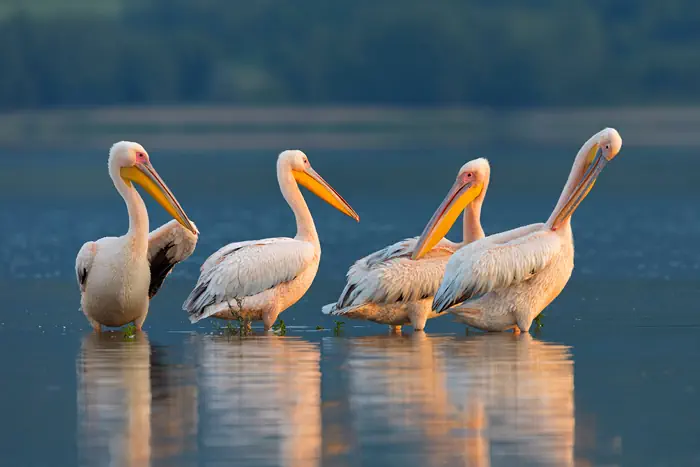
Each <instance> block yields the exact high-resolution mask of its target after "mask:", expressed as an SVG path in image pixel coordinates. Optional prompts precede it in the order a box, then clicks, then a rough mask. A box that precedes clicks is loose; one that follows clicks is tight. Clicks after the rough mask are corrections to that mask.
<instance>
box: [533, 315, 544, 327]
mask: <svg viewBox="0 0 700 467" xmlns="http://www.w3.org/2000/svg"><path fill="white" fill-rule="evenodd" d="M542 318H544V312H543V313H540V314H539V315H537V316H536V317H535V319H534V320H533V321H534V322H535V324H536V325H537V329H539V328H542V327H544V324H543V323H542Z"/></svg>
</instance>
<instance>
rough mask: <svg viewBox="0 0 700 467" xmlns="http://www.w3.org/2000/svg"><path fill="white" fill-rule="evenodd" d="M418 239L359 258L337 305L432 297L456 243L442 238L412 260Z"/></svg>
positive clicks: (345, 305) (411, 239) (347, 305)
mask: <svg viewBox="0 0 700 467" xmlns="http://www.w3.org/2000/svg"><path fill="white" fill-rule="evenodd" d="M417 240H418V237H415V238H407V239H405V240H401V241H400V242H396V243H394V244H393V245H389V246H388V247H386V248H383V249H381V250H379V251H376V252H374V253H372V254H370V255H367V256H365V257H364V258H362V259H359V260H357V261H356V262H355V264H353V265H352V266H351V267H350V270H349V271H348V274H347V279H348V280H347V284H346V285H345V288H344V289H343V292H342V293H341V294H340V298H339V299H338V302H337V308H347V307H351V306H356V305H361V304H364V303H368V302H371V303H377V304H389V303H396V302H400V301H414V300H420V299H422V298H427V297H432V296H433V295H434V294H435V292H436V291H437V289H438V286H439V285H440V280H441V279H442V276H443V274H444V272H445V265H446V264H447V258H449V256H450V255H451V254H452V253H453V252H454V251H455V250H456V244H455V243H452V242H450V241H449V240H447V239H443V240H442V241H441V242H440V243H438V244H437V245H436V246H435V247H434V248H433V249H432V250H430V251H429V252H428V254H426V255H425V256H424V257H423V258H421V259H419V260H412V259H411V254H412V253H413V249H414V248H415V245H416V241H417Z"/></svg>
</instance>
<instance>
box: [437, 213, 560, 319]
mask: <svg viewBox="0 0 700 467" xmlns="http://www.w3.org/2000/svg"><path fill="white" fill-rule="evenodd" d="M561 243H562V240H561V238H560V237H559V236H558V235H552V234H551V232H548V229H546V227H545V225H544V224H533V225H529V226H526V227H521V228H520V229H517V232H514V231H508V232H504V233H501V234H497V235H492V236H490V237H486V238H484V240H483V241H481V242H474V243H472V244H470V245H466V246H465V247H464V248H461V249H460V250H459V251H457V252H456V253H455V254H454V256H455V260H454V261H449V262H448V263H447V268H446V271H445V280H443V281H442V283H441V284H440V288H439V290H438V291H437V293H436V294H435V302H434V304H435V310H437V311H443V310H446V309H447V308H449V307H450V306H452V305H454V304H456V303H460V302H463V301H464V300H468V299H473V298H478V297H481V296H483V295H486V294H487V293H489V292H492V291H494V290H498V289H504V288H507V287H510V286H511V285H513V284H516V283H519V282H524V281H527V280H528V279H530V278H531V277H532V276H534V275H535V274H537V273H539V272H541V271H542V270H543V269H544V268H545V267H546V266H547V265H548V264H549V263H550V262H551V260H552V258H554V257H555V256H556V255H557V253H559V252H560V251H561V246H562V245H561ZM446 298H449V300H448V301H445V299H446Z"/></svg>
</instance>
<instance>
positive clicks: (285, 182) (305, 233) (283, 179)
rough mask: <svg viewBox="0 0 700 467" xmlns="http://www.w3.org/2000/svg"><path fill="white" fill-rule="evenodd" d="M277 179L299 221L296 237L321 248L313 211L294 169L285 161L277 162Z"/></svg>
mask: <svg viewBox="0 0 700 467" xmlns="http://www.w3.org/2000/svg"><path fill="white" fill-rule="evenodd" d="M277 181H278V182H279V184H280V191H282V196H284V199H285V200H286V201H287V204H289V207H290V208H292V211H293V212H294V218H295V219H296V222H297V235H296V238H298V239H301V240H305V241H308V242H311V243H313V244H314V245H315V246H316V247H318V248H320V246H321V244H320V242H319V240H318V233H317V232H316V225H315V224H314V219H313V217H311V211H309V207H308V206H307V205H306V201H305V200H304V196H302V194H301V190H299V185H298V184H297V181H296V180H295V179H294V176H293V175H292V169H291V168H290V167H289V165H288V164H286V163H285V162H278V163H277Z"/></svg>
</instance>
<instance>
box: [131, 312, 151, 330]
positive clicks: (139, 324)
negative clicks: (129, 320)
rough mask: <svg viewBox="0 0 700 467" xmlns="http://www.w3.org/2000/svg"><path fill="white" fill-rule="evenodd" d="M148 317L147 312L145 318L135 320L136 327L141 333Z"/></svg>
mask: <svg viewBox="0 0 700 467" xmlns="http://www.w3.org/2000/svg"><path fill="white" fill-rule="evenodd" d="M146 315H148V313H147V312H146V313H144V314H143V316H141V317H140V318H136V319H135V320H134V326H136V330H137V331H140V330H141V328H142V327H143V322H144V321H146Z"/></svg>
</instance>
